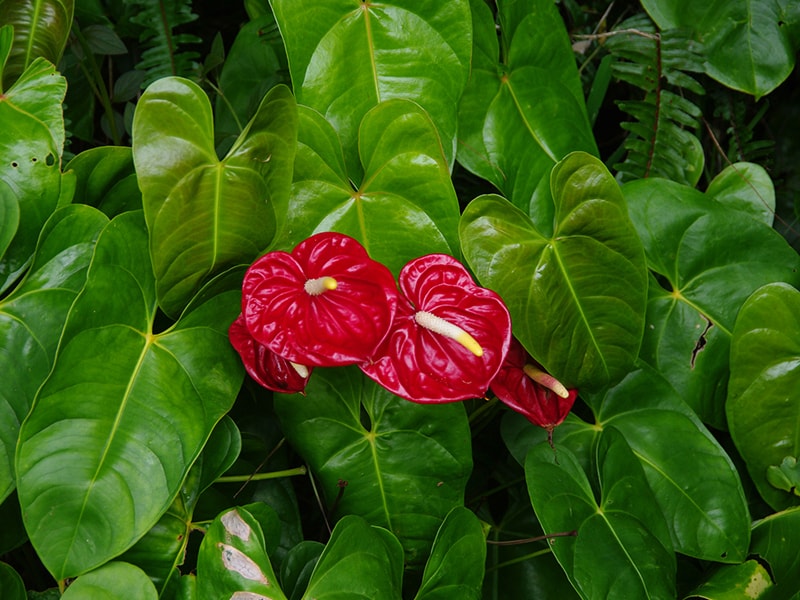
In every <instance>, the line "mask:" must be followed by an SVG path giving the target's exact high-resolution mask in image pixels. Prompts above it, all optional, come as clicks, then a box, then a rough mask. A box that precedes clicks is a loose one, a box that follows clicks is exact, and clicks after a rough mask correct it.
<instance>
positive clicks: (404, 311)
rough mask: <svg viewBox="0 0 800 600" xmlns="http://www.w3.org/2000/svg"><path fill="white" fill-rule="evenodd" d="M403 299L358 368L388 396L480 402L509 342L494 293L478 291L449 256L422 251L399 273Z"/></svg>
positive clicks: (504, 318) (506, 322)
mask: <svg viewBox="0 0 800 600" xmlns="http://www.w3.org/2000/svg"><path fill="white" fill-rule="evenodd" d="M400 289H401V291H402V292H403V293H404V294H405V296H406V300H405V301H401V302H400V304H398V308H397V316H396V317H395V321H394V324H393V325H392V331H391V333H390V334H389V336H388V337H387V338H386V341H385V342H384V344H383V345H382V346H381V348H380V351H379V353H378V354H377V355H376V357H375V358H374V359H373V360H371V361H368V362H365V363H363V364H361V365H359V366H360V368H361V370H362V371H363V372H364V373H366V374H367V375H368V376H369V377H370V378H372V379H374V380H375V381H377V382H378V383H379V384H381V385H382V386H383V387H385V388H386V389H388V390H389V391H390V392H392V393H394V394H396V395H398V396H401V397H403V398H406V399H408V400H412V401H414V402H453V401H456V400H465V399H467V398H479V397H481V396H483V395H484V394H485V393H486V391H487V390H488V389H489V383H490V382H491V381H492V379H493V378H494V377H495V375H496V374H497V371H498V370H499V369H500V365H501V364H502V363H503V359H504V357H505V354H506V352H507V350H508V345H509V343H510V340H511V318H510V317H509V314H508V309H507V308H506V306H505V304H504V303H503V301H502V299H501V298H500V296H498V295H497V294H496V293H495V292H493V291H491V290H487V289H485V288H482V287H480V286H478V285H477V284H476V283H475V282H474V281H473V279H472V277H471V276H470V274H469V273H468V272H467V270H466V269H465V268H464V266H463V265H462V264H461V263H459V262H458V261H457V260H456V259H454V258H453V257H451V256H448V255H446V254H429V255H427V256H423V257H421V258H417V259H415V260H412V261H411V262H409V263H408V264H407V265H406V266H405V267H403V270H402V271H401V272H400Z"/></svg>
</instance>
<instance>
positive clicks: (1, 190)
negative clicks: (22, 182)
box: [0, 181, 19, 258]
mask: <svg viewBox="0 0 800 600" xmlns="http://www.w3.org/2000/svg"><path fill="white" fill-rule="evenodd" d="M17 227H19V202H18V201H17V196H16V195H15V194H14V192H13V191H12V190H11V188H10V187H9V186H8V184H6V183H5V182H4V181H0V258H2V257H3V254H5V252H6V249H7V248H8V246H9V244H11V240H13V239H14V235H15V234H16V233H17Z"/></svg>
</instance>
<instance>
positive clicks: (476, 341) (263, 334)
mask: <svg viewBox="0 0 800 600" xmlns="http://www.w3.org/2000/svg"><path fill="white" fill-rule="evenodd" d="M229 335H230V340H231V344H232V345H233V347H234V348H235V349H236V350H237V352H238V353H239V355H240V356H241V358H242V361H243V363H244V365H245V368H246V370H247V372H248V374H249V375H250V376H251V377H252V378H253V379H254V380H255V381H257V382H258V383H259V384H261V385H262V386H264V387H265V388H267V389H270V390H273V391H277V392H302V391H303V390H304V389H305V387H306V383H307V382H308V379H309V377H310V375H311V373H312V371H313V369H314V367H333V366H344V365H358V367H359V368H360V369H361V370H362V371H363V372H364V373H365V374H366V375H367V376H368V377H370V378H371V379H373V380H374V381H376V382H377V383H379V384H380V385H382V386H383V387H384V388H386V389H387V390H389V391H390V392H392V393H393V394H396V395H397V396H400V397H402V398H405V399H407V400H411V401H414V402H454V401H458V400H465V399H468V398H480V397H483V396H484V395H485V394H486V393H487V391H488V390H489V388H490V387H491V389H492V391H493V392H494V393H495V395H497V396H498V398H500V399H501V400H502V401H503V402H505V403H506V404H508V405H509V406H510V407H511V408H513V409H514V410H517V411H519V412H521V413H522V414H524V415H525V416H526V417H528V418H529V419H530V420H531V421H532V422H534V423H536V424H539V425H541V426H543V427H554V426H555V425H557V424H558V423H560V422H561V420H563V418H564V417H563V416H561V417H560V419H559V418H558V417H559V415H560V414H561V412H564V407H566V412H569V407H571V402H570V403H569V406H566V405H567V399H568V398H570V397H571V399H572V401H574V399H575V393H574V391H573V392H567V391H566V390H564V389H563V386H561V388H557V387H554V384H553V382H555V380H554V379H553V378H552V377H551V376H549V375H547V374H545V373H544V372H543V371H541V370H539V371H536V372H534V371H531V367H530V364H529V362H528V361H529V357H528V356H527V353H526V352H525V350H524V348H522V346H521V345H520V344H519V342H517V341H516V340H514V339H513V338H512V336H511V318H510V316H509V313H508V309H507V308H506V306H505V304H504V303H503V301H502V299H501V298H500V297H499V296H498V295H497V294H496V293H495V292H493V291H492V290H488V289H486V288H482V287H480V286H479V285H477V284H476V283H475V281H474V280H473V279H472V277H471V276H470V274H469V273H468V271H467V270H466V268H465V267H464V266H463V265H462V264H461V263H460V262H458V261H457V260H456V259H455V258H453V257H452V256H449V255H446V254H429V255H426V256H422V257H420V258H417V259H414V260H412V261H410V262H409V263H408V264H406V265H405V266H404V267H403V269H402V270H401V272H400V275H399V278H398V282H397V283H396V282H395V280H394V277H393V275H392V274H391V272H390V271H389V270H388V269H387V268H386V267H385V266H384V265H382V264H381V263H379V262H377V261H374V260H372V259H371V258H370V257H369V255H368V254H367V251H366V250H365V249H364V247H363V246H361V244H360V243H359V242H358V241H357V240H355V239H353V238H351V237H348V236H346V235H343V234H339V233H333V232H327V233H319V234H316V235H314V236H312V237H310V238H308V239H306V240H305V241H303V242H301V243H300V244H298V245H297V247H296V248H294V250H292V252H291V253H289V252H282V251H275V252H269V253H267V254H265V255H264V256H262V257H261V258H259V259H258V260H256V261H255V262H254V263H253V264H252V265H251V266H250V268H249V269H248V271H247V273H246V275H245V278H244V283H243V285H242V314H241V315H240V316H239V317H238V318H237V319H236V321H235V322H234V323H233V324H232V325H231V328H230V331H229ZM531 364H532V362H531ZM531 377H532V378H531ZM548 378H549V379H548ZM556 383H557V382H556ZM558 385H560V384H558ZM551 390H554V392H553V393H555V395H556V396H558V397H559V398H562V397H564V398H565V399H564V400H563V401H559V402H557V403H556V404H557V407H556V408H553V409H552V410H551V409H550V408H549V406H550V400H549V397H550V396H549V394H550V392H551ZM566 412H564V415H566Z"/></svg>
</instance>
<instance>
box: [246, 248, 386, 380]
mask: <svg viewBox="0 0 800 600" xmlns="http://www.w3.org/2000/svg"><path fill="white" fill-rule="evenodd" d="M398 296H399V295H398V292H397V286H396V284H395V281H394V277H393V276H392V274H391V272H390V271H389V269H387V268H386V267H385V266H383V265H382V264H380V263H379V262H376V261H374V260H372V259H371V258H370V257H369V255H368V254H367V251H366V250H365V249H364V247H363V246H362V245H361V244H360V243H358V241H356V240H355V239H353V238H351V237H348V236H346V235H342V234H339V233H319V234H317V235H313V236H311V237H310V238H308V239H306V240H305V241H303V242H301V243H300V244H298V245H297V247H295V249H294V250H293V251H292V252H291V254H290V253H288V252H281V251H276V252H269V253H267V254H265V255H264V256H262V257H261V258H259V259H258V260H256V261H255V262H254V263H253V264H252V265H251V266H250V268H249V269H248V271H247V273H246V274H245V278H244V284H243V285H242V313H243V315H244V321H245V324H246V326H247V329H248V330H249V331H250V334H251V335H252V336H253V338H255V340H256V341H257V342H258V343H260V344H262V345H264V346H266V347H267V348H269V349H270V350H272V351H273V352H275V353H276V354H277V355H279V356H282V357H283V358H285V359H287V360H290V361H292V362H295V363H299V364H304V365H310V366H323V367H333V366H338V365H346V364H354V363H360V362H363V361H365V360H368V359H369V358H371V357H372V356H373V354H374V352H375V349H376V348H377V347H378V345H379V344H380V343H381V342H382V341H383V339H384V337H386V334H387V332H388V331H389V327H390V326H391V324H392V320H393V318H394V313H395V310H396V306H397V300H398Z"/></svg>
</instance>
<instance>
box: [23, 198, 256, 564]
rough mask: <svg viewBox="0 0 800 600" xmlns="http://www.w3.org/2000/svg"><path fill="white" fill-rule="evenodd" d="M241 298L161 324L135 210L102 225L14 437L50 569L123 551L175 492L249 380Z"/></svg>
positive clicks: (26, 505)
mask: <svg viewBox="0 0 800 600" xmlns="http://www.w3.org/2000/svg"><path fill="white" fill-rule="evenodd" d="M236 296H237V294H236V293H234V292H230V293H226V294H222V295H216V296H213V297H211V298H210V299H209V298H206V299H205V302H203V303H200V304H199V305H196V306H195V307H194V309H193V310H191V311H190V312H188V313H186V314H184V315H183V316H182V318H181V320H180V321H179V322H178V323H176V324H175V325H174V326H173V327H171V328H169V329H167V330H166V331H163V332H159V333H156V332H155V331H154V330H153V324H154V319H155V317H156V294H155V279H154V277H153V272H152V268H151V266H150V261H149V255H148V251H147V230H146V228H145V224H144V219H143V217H142V214H141V212H131V213H124V214H122V215H120V216H119V217H117V218H115V219H114V220H113V221H111V223H110V224H109V225H108V226H107V227H106V228H105V229H104V230H103V232H102V233H101V234H100V237H99V239H98V241H97V245H96V247H95V252H94V256H93V258H92V263H91V266H90V268H89V272H88V274H87V281H86V285H85V286H84V288H83V290H82V291H81V293H80V294H79V295H78V297H77V298H76V299H75V302H74V303H73V305H72V308H71V309H70V312H69V315H68V317H67V321H66V325H65V326H64V333H63V334H62V337H61V340H60V342H59V348H58V353H57V355H56V362H55V366H54V367H53V370H52V372H51V373H50V376H49V377H48V379H47V381H46V382H45V383H44V384H43V386H42V387H41V388H40V389H39V392H38V394H37V396H36V400H35V403H34V407H33V409H32V410H31V412H30V414H29V415H28V418H27V419H26V420H25V422H24V423H23V425H22V427H21V429H20V437H19V445H18V448H17V462H16V468H17V477H18V481H17V484H18V493H19V500H20V505H21V506H22V510H23V517H24V520H25V525H26V529H27V530H28V533H29V535H30V539H31V541H32V543H33V545H34V547H35V548H36V551H37V553H38V555H39V557H40V558H41V560H42V562H43V563H44V565H45V566H46V567H47V569H48V570H49V571H50V572H51V573H52V574H53V576H54V577H55V578H56V579H59V580H60V579H64V578H66V577H73V576H76V575H79V574H81V573H84V572H86V571H88V570H89V569H91V568H93V567H95V566H97V565H100V564H102V563H104V562H106V561H107V560H109V559H110V558H112V557H114V556H117V555H118V554H120V553H121V552H123V551H124V550H126V549H127V548H128V547H130V546H131V545H132V544H133V543H134V542H135V541H136V540H137V539H138V538H140V537H141V536H142V535H144V534H145V533H146V532H147V531H148V530H149V529H150V528H151V527H152V526H153V525H154V524H155V523H156V521H157V520H158V518H159V517H160V516H161V515H162V514H163V513H164V512H165V511H166V510H167V508H168V507H169V505H170V503H171V502H172V500H173V498H174V497H175V495H176V494H177V493H178V491H179V489H180V486H181V484H182V482H183V480H184V479H185V477H186V474H187V472H188V470H189V467H190V466H191V465H192V463H193V462H194V460H195V459H196V458H197V456H198V454H199V453H200V450H201V449H202V447H203V445H204V444H205V442H206V440H207V438H208V436H209V434H210V433H211V430H212V429H213V428H214V426H215V424H216V423H217V421H219V419H220V418H221V417H222V415H223V414H225V413H226V412H227V411H228V410H229V409H230V407H231V405H232V404H233V400H234V398H235V397H236V393H237V391H238V389H239V387H240V385H241V381H242V378H243V369H242V367H241V363H240V361H239V360H238V357H237V356H236V354H235V352H234V351H233V349H232V348H231V347H230V345H229V343H228V341H227V327H228V326H229V325H230V323H231V321H233V319H234V318H235V316H236V313H237V312H238V301H237V300H236Z"/></svg>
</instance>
